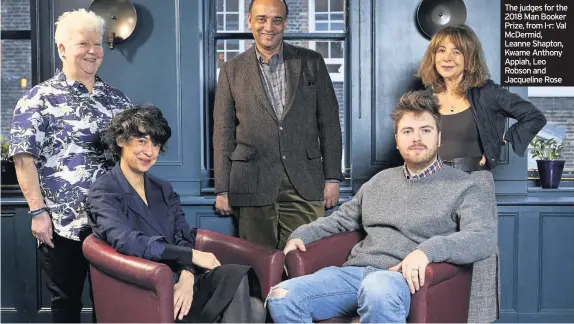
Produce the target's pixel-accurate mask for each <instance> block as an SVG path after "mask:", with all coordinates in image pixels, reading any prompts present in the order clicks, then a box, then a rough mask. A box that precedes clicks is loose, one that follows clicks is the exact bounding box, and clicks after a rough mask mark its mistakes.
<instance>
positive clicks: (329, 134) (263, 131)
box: [213, 42, 343, 207]
mask: <svg viewBox="0 0 574 324" xmlns="http://www.w3.org/2000/svg"><path fill="white" fill-rule="evenodd" d="M283 57H284V62H285V75H286V83H287V84H286V99H285V101H286V102H285V107H284V109H283V116H282V118H281V119H279V118H277V116H276V114H275V110H274V109H273V107H272V105H271V103H270V101H269V99H268V98H267V94H266V93H265V90H264V87H263V84H262V80H261V76H260V71H259V66H258V62H257V57H256V52H255V47H252V48H250V49H249V50H247V51H245V52H243V53H242V54H240V55H237V56H236V57H234V58H233V59H231V60H230V61H228V62H225V63H223V64H222V66H221V69H220V73H219V79H218V83H217V90H216V95H215V104H214V131H213V151H214V173H215V191H216V193H220V192H227V193H228V197H229V202H230V204H231V205H232V206H234V207H241V206H264V205H269V204H272V203H273V202H274V201H275V199H276V196H277V193H278V192H279V185H280V181H281V175H282V174H283V172H284V171H283V170H285V171H286V172H287V175H288V176H289V179H290V180H291V183H292V184H293V186H294V187H295V189H296V190H297V192H298V193H299V195H301V196H302V197H303V198H304V199H306V200H309V201H319V200H323V188H324V185H325V180H326V179H339V180H343V175H342V173H341V155H342V152H341V150H342V137H341V125H340V121H339V106H338V103H337V97H336V96H335V91H334V89H333V84H332V83H331V79H330V77H329V73H328V71H327V67H326V65H325V62H324V60H323V58H322V57H321V55H320V54H319V53H317V52H315V51H312V50H309V49H306V48H302V47H298V46H293V45H290V44H287V43H285V42H284V43H283Z"/></svg>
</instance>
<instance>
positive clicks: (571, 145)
mask: <svg viewBox="0 0 574 324" xmlns="http://www.w3.org/2000/svg"><path fill="white" fill-rule="evenodd" d="M529 100H530V101H531V102H532V103H533V104H534V105H535V106H536V107H538V109H540V110H541V111H542V112H543V113H544V116H546V119H548V124H555V125H559V126H561V127H564V128H565V129H566V136H565V138H564V141H563V144H564V149H563V150H562V157H563V158H564V159H565V160H566V165H565V166H564V168H565V169H568V170H573V169H574V97H530V98H529Z"/></svg>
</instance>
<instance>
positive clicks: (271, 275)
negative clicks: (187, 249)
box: [195, 229, 285, 299]
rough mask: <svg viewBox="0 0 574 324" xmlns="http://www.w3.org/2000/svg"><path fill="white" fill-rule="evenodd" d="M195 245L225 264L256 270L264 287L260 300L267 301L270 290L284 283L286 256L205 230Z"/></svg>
mask: <svg viewBox="0 0 574 324" xmlns="http://www.w3.org/2000/svg"><path fill="white" fill-rule="evenodd" d="M195 246H196V248H197V249H198V250H201V251H206V252H211V253H213V254H215V255H216V256H217V259H218V260H219V261H220V262H221V263H222V264H230V263H234V264H243V265H248V266H251V267H252V268H253V270H255V273H256V274H257V277H258V278H259V283H260V284H261V295H262V296H261V297H262V298H263V299H265V297H267V294H268V293H269V291H270V290H271V287H273V286H274V285H276V284H278V283H280V282H281V280H282V274H283V265H284V264H285V255H283V252H282V251H279V250H271V249H267V248H264V247H262V246H259V245H257V244H254V243H251V242H248V241H246V240H242V239H240V238H237V237H233V236H229V235H225V234H221V233H216V232H212V231H208V230H204V229H200V230H198V231H197V236H196V239H195Z"/></svg>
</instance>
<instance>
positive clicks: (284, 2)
mask: <svg viewBox="0 0 574 324" xmlns="http://www.w3.org/2000/svg"><path fill="white" fill-rule="evenodd" d="M254 2H255V0H251V2H249V10H248V11H247V12H248V13H249V14H251V8H253V3H254ZM281 2H283V4H284V5H285V17H284V18H285V19H287V16H289V6H288V5H287V0H281Z"/></svg>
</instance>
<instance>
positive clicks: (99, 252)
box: [82, 234, 173, 323]
mask: <svg viewBox="0 0 574 324" xmlns="http://www.w3.org/2000/svg"><path fill="white" fill-rule="evenodd" d="M82 250H83V253H84V256H85V257H86V259H87V260H88V262H89V263H90V276H91V278H92V282H93V294H94V304H95V305H96V313H97V317H98V322H124V321H128V322H163V323H166V322H170V321H171V322H173V273H172V271H171V269H170V268H169V267H168V266H167V265H165V264H162V263H156V262H153V261H149V260H145V259H142V258H137V257H133V256H127V255H123V254H120V253H118V252H117V251H115V250H114V249H113V248H112V247H110V246H109V245H107V244H106V243H104V242H102V241H100V240H99V239H97V238H96V237H95V236H94V235H93V234H91V235H89V236H88V237H87V238H86V239H85V240H84V243H83V244H82ZM140 307H141V309H140Z"/></svg>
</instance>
